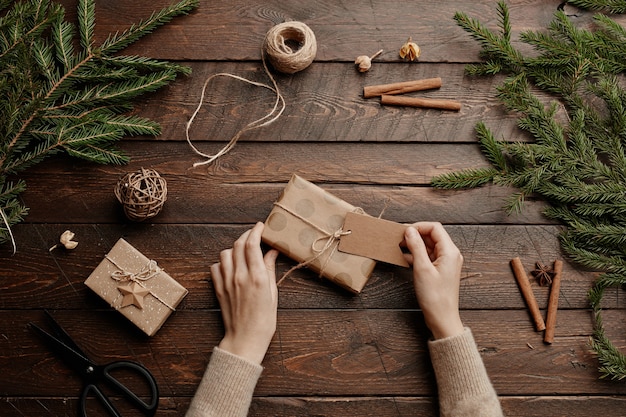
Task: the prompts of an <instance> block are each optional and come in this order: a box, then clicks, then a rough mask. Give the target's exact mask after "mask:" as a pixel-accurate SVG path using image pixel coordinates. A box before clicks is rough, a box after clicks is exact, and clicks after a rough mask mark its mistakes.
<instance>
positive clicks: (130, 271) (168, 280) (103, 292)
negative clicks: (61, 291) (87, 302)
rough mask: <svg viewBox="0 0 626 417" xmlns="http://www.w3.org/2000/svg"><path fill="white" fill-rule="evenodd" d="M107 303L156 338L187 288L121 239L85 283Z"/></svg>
mask: <svg viewBox="0 0 626 417" xmlns="http://www.w3.org/2000/svg"><path fill="white" fill-rule="evenodd" d="M85 285H87V287H89V288H91V289H92V290H93V291H94V292H95V293H96V294H98V295H99V296H100V297H101V298H102V299H103V300H105V301H106V302H107V303H109V304H110V305H111V307H113V308H114V309H116V310H117V311H119V312H120V313H122V314H123V315H124V316H125V317H126V318H127V319H128V320H130V321H131V322H132V323H134V324H135V325H136V326H137V327H139V328H140V329H141V330H142V331H143V332H144V333H146V334H147V335H148V336H153V335H154V334H155V333H156V332H157V331H158V330H159V329H160V328H161V326H162V325H163V323H165V320H166V319H167V318H168V317H169V316H170V314H171V313H172V312H173V311H175V309H176V307H177V306H178V304H179V303H180V302H181V301H182V299H183V298H184V297H185V296H186V295H187V292H188V291H187V289H185V288H184V287H183V286H182V285H180V284H179V283H178V282H177V281H176V280H174V279H173V278H172V277H171V276H169V275H168V274H167V273H166V272H165V271H164V270H163V269H161V268H160V267H159V266H158V265H157V263H156V261H154V260H151V259H148V258H147V257H146V256H145V255H143V254H142V253H141V252H139V251H138V250H137V249H135V248H134V247H133V246H132V245H131V244H129V243H128V242H126V241H125V240H124V239H119V240H118V241H117V243H116V244H115V245H114V246H113V248H112V249H111V250H110V252H109V253H108V254H107V255H105V257H104V259H103V260H102V262H100V264H99V265H98V267H97V268H96V269H95V270H94V271H93V272H92V273H91V275H90V276H89V278H87V280H86V281H85Z"/></svg>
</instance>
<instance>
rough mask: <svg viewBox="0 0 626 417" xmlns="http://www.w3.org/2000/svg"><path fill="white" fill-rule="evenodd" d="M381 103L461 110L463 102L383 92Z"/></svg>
mask: <svg viewBox="0 0 626 417" xmlns="http://www.w3.org/2000/svg"><path fill="white" fill-rule="evenodd" d="M380 104H387V105H390V106H408V107H421V108H427V109H440V110H452V111H459V110H461V103H459V102H458V101H454V100H439V99H432V98H418V97H402V96H390V95H387V94H383V95H382V96H381V97H380Z"/></svg>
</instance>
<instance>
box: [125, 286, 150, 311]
mask: <svg viewBox="0 0 626 417" xmlns="http://www.w3.org/2000/svg"><path fill="white" fill-rule="evenodd" d="M117 289H118V290H120V292H121V293H122V295H123V296H124V298H123V299H122V305H121V307H126V306H129V305H134V306H136V307H138V308H141V309H143V299H144V298H145V297H146V295H148V294H150V290H149V289H147V288H145V287H143V286H141V285H140V284H138V283H136V282H134V281H133V282H130V283H128V284H124V285H120V286H119V287H117Z"/></svg>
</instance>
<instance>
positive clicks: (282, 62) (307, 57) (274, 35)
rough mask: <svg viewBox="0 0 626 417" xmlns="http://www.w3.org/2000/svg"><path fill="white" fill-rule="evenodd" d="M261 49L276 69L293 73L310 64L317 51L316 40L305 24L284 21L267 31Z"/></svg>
mask: <svg viewBox="0 0 626 417" xmlns="http://www.w3.org/2000/svg"><path fill="white" fill-rule="evenodd" d="M294 46H296V47H295V49H294ZM263 49H264V51H265V54H266V55H267V58H268V59H269V61H270V63H271V64H272V66H273V67H274V68H275V69H276V70H277V71H280V72H283V73H285V74H295V73H296V72H298V71H302V70H303V69H305V68H307V67H308V66H309V65H311V63H312V62H313V59H314V58H315V54H316V53H317V42H316V40H315V34H314V33H313V31H312V30H311V28H309V27H308V26H307V25H306V24H304V23H302V22H285V23H281V24H278V25H276V26H274V27H272V28H271V29H270V30H269V31H268V32H267V34H266V35H265V42H264V47H263Z"/></svg>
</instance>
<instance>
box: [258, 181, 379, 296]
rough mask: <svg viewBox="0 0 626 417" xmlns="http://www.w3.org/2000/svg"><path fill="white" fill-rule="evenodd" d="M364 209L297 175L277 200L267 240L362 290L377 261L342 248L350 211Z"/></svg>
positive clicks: (303, 263)
mask: <svg viewBox="0 0 626 417" xmlns="http://www.w3.org/2000/svg"><path fill="white" fill-rule="evenodd" d="M354 211H359V212H362V210H361V209H359V208H357V207H355V206H352V205H351V204H349V203H347V202H345V201H343V200H341V199H339V198H338V197H336V196H334V195H332V194H330V193H328V192H326V191H324V190H323V189H321V188H320V187H318V186H316V185H314V184H312V183H310V182H309V181H306V180H305V179H303V178H301V177H299V176H298V175H293V176H292V178H291V180H290V181H289V184H287V186H286V187H285V190H284V191H283V194H282V195H281V197H280V198H279V200H278V201H277V202H276V203H275V204H274V208H273V209H272V211H271V212H270V214H269V216H268V218H267V220H266V222H265V229H264V231H263V241H264V242H265V243H267V244H269V245H270V246H272V247H274V248H276V249H278V250H279V251H281V252H282V253H284V254H286V255H287V256H289V257H290V258H292V259H294V260H295V261H297V262H298V263H299V264H298V265H296V267H295V268H299V267H302V266H306V267H308V268H310V269H312V270H313V271H316V272H318V273H319V274H320V275H321V276H323V277H325V278H327V279H329V280H330V281H332V282H334V283H335V284H337V285H339V286H341V287H343V288H345V289H347V290H349V291H351V292H353V293H359V292H361V290H362V289H363V287H364V286H365V284H366V283H367V281H368V279H369V276H370V275H371V273H372V271H373V269H374V266H375V265H376V261H374V260H372V259H370V258H366V257H363V256H358V255H351V254H347V253H344V252H339V251H338V250H337V246H338V245H339V239H340V238H341V236H342V235H343V234H344V233H345V232H344V231H343V229H342V226H343V222H344V219H345V217H346V213H348V212H354Z"/></svg>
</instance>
